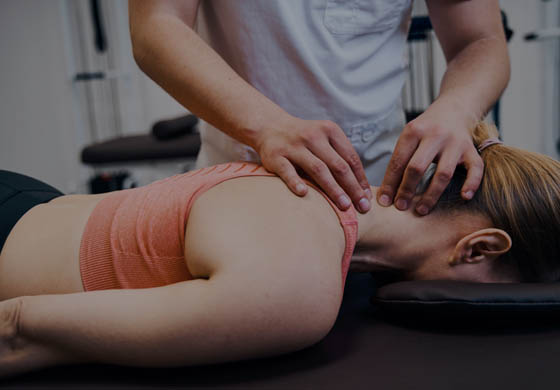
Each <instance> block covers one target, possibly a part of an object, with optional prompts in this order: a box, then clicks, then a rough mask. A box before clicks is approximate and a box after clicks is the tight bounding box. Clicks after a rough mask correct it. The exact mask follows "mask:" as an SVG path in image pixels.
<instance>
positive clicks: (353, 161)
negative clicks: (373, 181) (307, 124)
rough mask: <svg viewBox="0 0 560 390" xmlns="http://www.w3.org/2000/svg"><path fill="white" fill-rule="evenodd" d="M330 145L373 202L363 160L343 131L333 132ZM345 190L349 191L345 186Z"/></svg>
mask: <svg viewBox="0 0 560 390" xmlns="http://www.w3.org/2000/svg"><path fill="white" fill-rule="evenodd" d="M329 141H330V144H331V146H332V148H333V149H334V150H335V151H336V153H338V155H339V156H341V157H342V158H343V159H344V161H346V163H347V164H348V165H349V166H350V169H351V170H352V172H353V173H354V177H355V178H356V180H357V181H358V183H359V184H360V187H362V189H363V190H364V191H365V192H366V195H367V197H368V199H370V200H371V197H372V194H371V188H370V185H369V182H368V179H367V176H366V172H365V170H364V166H363V165H362V160H361V159H360V156H359V155H358V153H356V149H354V146H352V143H351V142H350V140H349V139H348V137H346V134H344V132H343V131H342V130H340V131H333V132H332V133H331V134H330V137H329ZM343 188H344V189H347V188H346V187H344V186H343ZM351 197H352V196H351Z"/></svg>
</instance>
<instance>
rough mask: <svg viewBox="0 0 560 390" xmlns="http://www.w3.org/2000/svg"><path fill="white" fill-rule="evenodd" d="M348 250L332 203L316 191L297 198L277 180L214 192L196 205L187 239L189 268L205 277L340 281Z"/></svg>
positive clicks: (234, 184)
mask: <svg viewBox="0 0 560 390" xmlns="http://www.w3.org/2000/svg"><path fill="white" fill-rule="evenodd" d="M344 246H345V239H344V232H343V230H342V227H341V226H340V222H339V220H338V217H337V215H336V213H335V212H334V210H333V209H332V207H331V205H330V204H329V203H328V202H327V200H326V199H325V198H324V197H323V196H322V195H321V194H320V193H318V192H317V191H315V190H314V189H312V188H310V189H309V191H308V194H307V195H306V196H305V197H298V196H296V195H294V194H293V193H292V192H291V191H290V190H289V188H288V187H287V186H286V185H285V184H284V183H283V182H282V181H281V180H280V179H279V178H277V177H262V176H258V177H254V176H252V177H241V178H236V179H233V180H228V181H226V182H223V183H221V184H218V185H216V186H215V187H213V188H211V189H210V190H208V191H207V192H205V193H204V194H202V195H201V196H200V197H199V198H198V199H197V200H196V201H195V203H194V205H193V207H192V209H191V212H190V215H189V218H188V223H187V229H186V234H185V257H186V259H187V265H188V267H189V270H191V273H193V276H195V275H196V276H200V277H201V276H208V275H210V274H211V273H213V272H216V271H218V270H220V271H223V270H225V269H230V270H233V269H235V270H238V269H245V270H249V269H250V270H251V272H252V273H256V272H259V273H268V274H271V273H276V274H278V273H280V272H317V273H329V272H330V273H332V274H337V275H340V261H341V259H342V255H343V252H344ZM339 281H340V279H339Z"/></svg>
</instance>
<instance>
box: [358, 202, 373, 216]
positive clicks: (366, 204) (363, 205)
mask: <svg viewBox="0 0 560 390" xmlns="http://www.w3.org/2000/svg"><path fill="white" fill-rule="evenodd" d="M358 204H359V205H360V210H361V211H362V212H364V213H365V212H366V211H368V210H369V206H370V204H369V200H368V199H366V198H362V199H360V201H359V202H358Z"/></svg>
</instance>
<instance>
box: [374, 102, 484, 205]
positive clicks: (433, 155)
mask: <svg viewBox="0 0 560 390" xmlns="http://www.w3.org/2000/svg"><path fill="white" fill-rule="evenodd" d="M475 123H476V121H475V119H474V116H473V115H470V114H469V113H465V112H462V111H461V108H460V107H457V106H453V105H451V104H449V102H446V101H443V100H442V101H439V102H438V101H436V102H434V103H433V104H432V105H431V106H430V107H429V108H428V109H427V110H426V111H425V112H424V113H423V114H422V115H420V116H419V117H418V118H416V119H415V120H413V121H411V122H410V123H408V124H407V125H406V126H405V128H404V130H403V132H402V134H401V136H400V137H399V139H398V141H397V145H396V147H395V151H394V153H393V155H392V157H391V160H390V162H389V165H388V167H387V171H386V173H385V177H384V179H383V183H382V185H381V188H380V190H379V191H378V192H377V194H378V195H377V200H378V202H379V204H380V205H382V206H389V205H391V204H393V202H394V203H395V206H396V207H397V209H399V210H407V209H408V208H409V207H410V204H411V201H412V198H413V196H414V194H415V191H416V187H417V186H418V183H419V182H420V180H421V179H422V176H423V175H424V173H425V172H426V169H427V168H428V166H429V165H430V164H431V163H432V162H436V163H437V169H436V172H435V173H434V176H433V178H432V181H431V183H430V186H429V187H428V189H427V190H426V192H425V193H424V194H423V195H422V197H421V199H420V200H419V201H418V202H417V203H416V207H415V209H416V212H417V213H418V214H420V215H426V214H428V213H429V212H430V211H431V210H432V208H433V207H434V206H435V204H436V203H437V201H438V199H439V197H440V196H441V194H442V193H443V191H444V190H445V188H446V187H447V185H448V184H449V182H450V181H451V178H452V177H453V173H454V172H455V168H456V167H457V165H464V166H465V168H466V169H467V171H468V173H467V178H466V180H465V182H464V184H463V187H462V188H461V196H462V197H463V199H465V200H469V199H471V198H472V197H473V196H474V193H475V192H476V190H477V189H478V187H479V185H480V182H481V180H482V174H483V171H484V163H483V162H482V159H481V157H480V155H479V154H478V152H477V150H476V148H475V147H474V145H473V141H472V136H471V129H472V128H473V127H474V125H475Z"/></svg>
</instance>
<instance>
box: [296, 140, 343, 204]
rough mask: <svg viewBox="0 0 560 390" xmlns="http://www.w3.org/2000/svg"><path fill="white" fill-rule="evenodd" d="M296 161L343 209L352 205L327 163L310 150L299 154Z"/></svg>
mask: <svg viewBox="0 0 560 390" xmlns="http://www.w3.org/2000/svg"><path fill="white" fill-rule="evenodd" d="M295 158H296V159H297V161H294V162H295V163H296V164H297V165H299V166H300V168H301V169H303V170H304V171H305V172H306V173H307V174H308V175H309V177H311V179H312V180H313V181H314V182H315V183H317V185H318V186H319V187H320V188H321V189H322V190H323V192H325V194H327V196H328V197H329V199H331V200H332V201H333V202H334V204H336V205H337V207H338V208H339V209H341V210H343V211H344V210H346V209H348V207H350V206H351V204H352V203H351V201H350V198H349V197H348V195H346V193H345V192H344V190H343V189H342V188H341V187H340V186H339V185H338V183H337V182H336V180H335V179H334V177H333V176H332V174H331V172H330V170H329V168H328V167H327V165H326V164H325V163H324V162H323V161H322V160H321V159H319V158H318V157H317V156H315V155H314V154H313V153H311V152H310V151H307V153H305V154H304V155H298V156H297V157H295Z"/></svg>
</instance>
